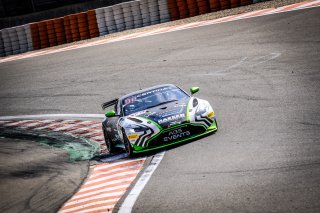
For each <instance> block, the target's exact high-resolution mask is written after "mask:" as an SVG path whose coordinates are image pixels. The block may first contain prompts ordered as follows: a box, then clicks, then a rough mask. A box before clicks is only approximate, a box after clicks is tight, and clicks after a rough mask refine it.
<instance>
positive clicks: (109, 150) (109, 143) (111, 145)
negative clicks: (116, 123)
mask: <svg viewBox="0 0 320 213" xmlns="http://www.w3.org/2000/svg"><path fill="white" fill-rule="evenodd" d="M103 136H104V141H105V142H106V147H107V151H108V152H109V153H114V152H115V148H114V146H113V144H112V143H111V140H110V138H109V137H108V134H107V132H106V130H105V129H104V128H103Z"/></svg>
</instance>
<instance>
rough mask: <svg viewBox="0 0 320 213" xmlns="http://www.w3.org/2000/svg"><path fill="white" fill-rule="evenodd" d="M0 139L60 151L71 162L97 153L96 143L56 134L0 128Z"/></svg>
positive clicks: (86, 158)
mask: <svg viewBox="0 0 320 213" xmlns="http://www.w3.org/2000/svg"><path fill="white" fill-rule="evenodd" d="M0 137H3V138H14V139H24V140H32V141H35V142H38V143H41V144H45V145H48V146H51V147H54V148H59V149H62V150H64V151H66V152H67V153H68V154H69V156H70V160H71V161H83V160H90V159H91V158H93V157H94V156H95V155H96V154H97V153H98V152H99V145H98V144H97V143H94V142H91V141H90V140H86V139H83V138H75V137H72V136H70V135H67V134H61V133H57V132H43V131H30V130H28V131H26V130H24V129H10V128H0Z"/></svg>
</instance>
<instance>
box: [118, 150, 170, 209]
mask: <svg viewBox="0 0 320 213" xmlns="http://www.w3.org/2000/svg"><path fill="white" fill-rule="evenodd" d="M163 156H164V152H161V153H159V154H156V155H155V156H154V157H153V159H152V161H151V163H150V165H149V166H148V167H147V168H146V169H145V171H144V173H143V174H142V175H141V177H140V178H139V180H138V181H137V183H136V184H135V185H134V187H133V188H132V190H131V191H130V193H129V194H128V196H127V197H126V199H125V200H124V202H123V203H122V205H121V207H120V209H119V211H118V213H129V212H131V211H132V208H133V205H134V204H135V202H136V200H137V198H138V197H139V195H140V193H141V192H142V190H143V188H144V187H145V186H146V185H147V183H148V181H149V180H150V178H151V175H152V174H153V172H154V171H155V170H156V169H157V167H158V165H159V164H160V162H161V160H162V158H163Z"/></svg>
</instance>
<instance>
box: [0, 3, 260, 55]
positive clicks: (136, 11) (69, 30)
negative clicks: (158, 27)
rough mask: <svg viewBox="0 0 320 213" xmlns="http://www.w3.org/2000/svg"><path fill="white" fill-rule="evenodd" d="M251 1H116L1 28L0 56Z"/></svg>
mask: <svg viewBox="0 0 320 213" xmlns="http://www.w3.org/2000/svg"><path fill="white" fill-rule="evenodd" d="M254 2H260V1H259V0H257V1H254ZM252 3H253V0H137V1H130V2H125V3H120V4H116V5H112V6H109V7H103V8H98V9H94V10H89V11H86V12H81V13H76V14H72V15H67V16H64V17H60V18H55V19H50V20H44V21H40V22H36V23H31V24H26V25H22V26H17V27H12V28H6V29H2V30H1V31H0V56H8V55H12V54H18V53H23V52H27V51H31V50H37V49H42V48H47V47H52V46H56V45H61V44H65V43H70V42H75V41H79V40H84V39H90V38H94V37H98V36H104V35H107V34H110V33H115V32H120V31H123V30H129V29H134V28H139V27H144V26H149V25H154V24H159V23H164V22H168V21H173V20H178V19H183V18H187V17H192V16H196V15H200V14H205V13H208V12H216V11H219V10H223V9H229V8H235V7H239V6H246V5H249V4H252Z"/></svg>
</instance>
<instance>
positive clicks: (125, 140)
mask: <svg viewBox="0 0 320 213" xmlns="http://www.w3.org/2000/svg"><path fill="white" fill-rule="evenodd" d="M122 137H123V143H124V148H125V150H126V152H127V153H128V154H129V157H132V156H133V148H132V145H131V143H130V142H129V140H128V138H127V135H126V133H125V132H124V130H122Z"/></svg>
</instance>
